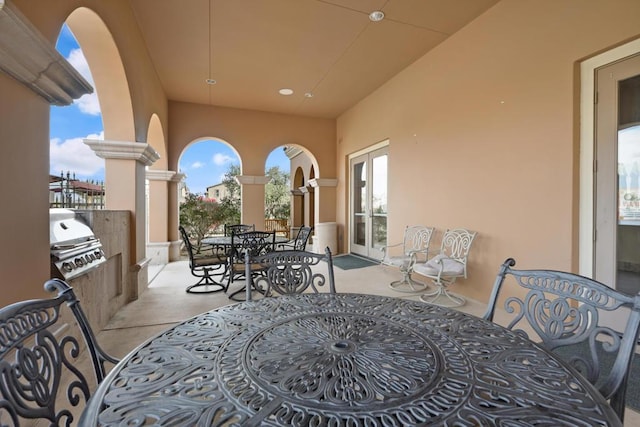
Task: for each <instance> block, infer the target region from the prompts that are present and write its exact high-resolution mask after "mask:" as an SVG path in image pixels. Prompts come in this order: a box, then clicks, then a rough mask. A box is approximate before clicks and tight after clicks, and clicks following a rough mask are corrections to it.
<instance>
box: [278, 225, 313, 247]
mask: <svg viewBox="0 0 640 427" xmlns="http://www.w3.org/2000/svg"><path fill="white" fill-rule="evenodd" d="M311 233H313V227H305V226H302V227H300V229H299V230H298V234H296V238H295V239H293V240H289V241H288V242H286V243H279V244H278V249H279V250H291V251H304V250H306V248H307V242H308V241H309V237H310V236H311Z"/></svg>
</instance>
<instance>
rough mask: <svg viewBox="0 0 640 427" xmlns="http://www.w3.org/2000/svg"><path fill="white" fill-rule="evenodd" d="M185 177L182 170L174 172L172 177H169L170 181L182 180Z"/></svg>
mask: <svg viewBox="0 0 640 427" xmlns="http://www.w3.org/2000/svg"><path fill="white" fill-rule="evenodd" d="M186 177H187V174H185V173H182V172H177V173H174V175H173V177H172V178H171V182H182V181H184V179H185V178H186Z"/></svg>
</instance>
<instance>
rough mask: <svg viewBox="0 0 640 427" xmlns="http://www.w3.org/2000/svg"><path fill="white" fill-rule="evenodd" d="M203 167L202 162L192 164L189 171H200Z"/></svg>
mask: <svg viewBox="0 0 640 427" xmlns="http://www.w3.org/2000/svg"><path fill="white" fill-rule="evenodd" d="M203 167H204V163H202V162H193V164H192V165H191V169H200V168H203Z"/></svg>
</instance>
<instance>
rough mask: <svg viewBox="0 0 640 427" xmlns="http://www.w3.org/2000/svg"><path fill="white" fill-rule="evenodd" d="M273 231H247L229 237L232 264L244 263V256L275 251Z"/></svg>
mask: <svg viewBox="0 0 640 427" xmlns="http://www.w3.org/2000/svg"><path fill="white" fill-rule="evenodd" d="M275 245H276V232H275V231H248V232H246V233H237V234H236V233H234V234H232V235H231V256H233V258H234V261H233V262H234V263H244V256H245V254H246V253H249V254H250V255H251V256H258V255H264V254H266V253H269V252H272V251H274V250H275Z"/></svg>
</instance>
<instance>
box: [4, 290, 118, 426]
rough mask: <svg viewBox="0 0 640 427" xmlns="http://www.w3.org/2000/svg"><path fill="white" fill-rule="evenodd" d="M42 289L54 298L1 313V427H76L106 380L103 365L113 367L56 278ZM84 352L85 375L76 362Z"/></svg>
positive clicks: (77, 305) (70, 295) (73, 298)
mask: <svg viewBox="0 0 640 427" xmlns="http://www.w3.org/2000/svg"><path fill="white" fill-rule="evenodd" d="M44 288H45V290H47V291H49V292H58V294H57V295H56V296H55V297H53V298H49V299H35V300H29V301H22V302H17V303H14V304H11V305H9V306H6V307H4V308H2V309H0V419H1V420H2V421H1V422H0V423H1V424H2V425H13V426H20V425H21V424H24V425H32V424H33V422H34V421H32V420H47V421H48V425H52V426H58V425H75V423H74V421H75V422H77V420H76V419H75V418H76V417H77V416H79V415H80V412H81V410H82V409H83V408H84V405H85V404H86V403H87V401H88V400H89V398H90V397H91V393H92V390H93V389H94V388H95V386H96V385H97V384H98V383H100V382H101V381H102V380H104V378H105V375H106V368H105V364H106V363H111V364H116V363H118V359H116V358H114V357H111V356H110V355H108V354H107V353H106V352H104V351H103V350H102V349H101V348H100V346H99V345H98V342H97V340H96V337H95V335H94V334H93V332H92V330H91V327H90V325H89V322H88V320H87V318H86V316H85V314H84V312H83V311H82V308H81V307H80V303H79V301H78V298H77V297H76V295H75V293H74V292H73V289H72V288H71V287H70V286H69V285H68V284H67V283H66V282H65V281H63V280H60V279H52V280H49V281H47V282H46V283H45V284H44ZM65 306H66V307H68V308H65ZM72 317H73V318H75V321H74V320H72ZM69 326H70V327H69ZM79 337H82V340H84V344H85V345H84V346H82V345H81V341H79ZM87 352H88V355H89V356H90V357H88V358H86V359H88V361H89V364H90V365H91V367H90V368H88V369H86V370H85V369H83V368H82V366H84V364H79V363H78V361H79V360H80V358H83V356H84V355H85V354H87ZM83 360H84V359H83ZM89 371H91V372H93V374H91V372H89Z"/></svg>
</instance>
